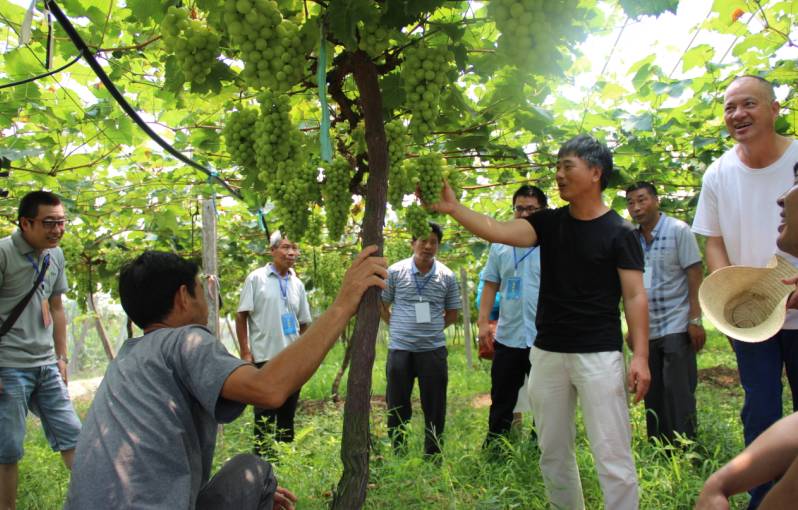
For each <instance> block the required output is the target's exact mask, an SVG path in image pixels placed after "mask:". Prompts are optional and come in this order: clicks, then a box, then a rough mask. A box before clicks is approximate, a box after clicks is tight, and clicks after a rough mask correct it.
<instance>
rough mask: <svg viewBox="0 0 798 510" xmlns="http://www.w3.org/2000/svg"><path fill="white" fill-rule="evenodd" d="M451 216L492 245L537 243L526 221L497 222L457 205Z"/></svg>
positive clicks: (522, 245) (530, 226) (532, 229)
mask: <svg viewBox="0 0 798 510" xmlns="http://www.w3.org/2000/svg"><path fill="white" fill-rule="evenodd" d="M451 216H452V218H454V219H455V220H456V221H457V222H458V223H460V224H461V225H462V226H464V227H465V228H466V229H468V230H469V231H470V232H471V233H473V234H475V235H476V236H478V237H481V238H482V239H485V240H486V241H490V242H492V243H501V244H507V245H510V246H518V247H526V246H534V245H535V244H536V243H537V235H536V234H535V229H534V228H532V225H531V224H530V223H529V222H528V221H527V220H518V219H515V220H510V221H497V220H495V219H493V218H491V217H490V216H487V215H484V214H480V213H478V212H476V211H473V210H471V209H469V208H468V207H466V206H464V205H462V204H457V206H456V207H455V209H454V211H452V213H451Z"/></svg>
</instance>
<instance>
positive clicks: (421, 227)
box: [405, 204, 432, 239]
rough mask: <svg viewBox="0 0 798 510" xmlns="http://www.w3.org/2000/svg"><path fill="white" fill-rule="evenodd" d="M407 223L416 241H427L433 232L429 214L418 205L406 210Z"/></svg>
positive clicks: (411, 205) (412, 205)
mask: <svg viewBox="0 0 798 510" xmlns="http://www.w3.org/2000/svg"><path fill="white" fill-rule="evenodd" d="M405 223H406V224H407V230H409V231H410V235H411V236H413V238H414V239H426V238H427V236H429V234H430V232H431V231H432V230H431V229H430V226H429V214H427V211H426V210H424V208H423V207H421V206H420V205H418V204H410V206H409V207H408V208H407V209H405Z"/></svg>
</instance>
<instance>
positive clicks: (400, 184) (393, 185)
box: [385, 120, 415, 209]
mask: <svg viewBox="0 0 798 510" xmlns="http://www.w3.org/2000/svg"><path fill="white" fill-rule="evenodd" d="M385 135H386V137H387V139H388V164H389V173H388V202H390V204H391V205H392V206H393V207H394V209H400V208H401V207H402V201H403V200H404V196H405V195H408V194H410V193H413V191H414V190H415V183H414V182H413V179H412V177H413V175H411V174H410V173H409V172H408V170H407V167H406V165H405V154H406V151H407V146H408V144H409V143H410V137H409V136H408V134H407V129H406V128H405V126H404V124H402V121H400V120H393V121H391V122H388V123H386V124H385Z"/></svg>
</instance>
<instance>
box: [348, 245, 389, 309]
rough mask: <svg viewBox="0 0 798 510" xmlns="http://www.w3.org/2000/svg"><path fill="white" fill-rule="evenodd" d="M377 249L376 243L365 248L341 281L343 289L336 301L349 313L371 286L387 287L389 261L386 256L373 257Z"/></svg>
mask: <svg viewBox="0 0 798 510" xmlns="http://www.w3.org/2000/svg"><path fill="white" fill-rule="evenodd" d="M376 251H377V246H376V245H371V246H367V247H365V248H363V251H361V252H360V253H359V254H358V255H357V257H355V260H354V261H353V262H352V265H351V266H349V269H347V270H346V274H345V275H344V279H343V281H342V282H341V290H339V291H338V296H337V297H336V299H335V301H336V302H337V303H338V304H339V305H341V306H343V307H344V309H345V310H346V312H347V313H349V314H350V315H352V314H354V313H355V311H356V310H357V306H358V304H359V303H360V298H361V297H363V293H364V292H366V290H367V289H368V288H369V287H379V288H381V289H384V288H385V287H386V283H385V279H386V278H388V262H387V261H386V259H385V258H384V257H372V256H371V255H372V254H373V253H375V252H376Z"/></svg>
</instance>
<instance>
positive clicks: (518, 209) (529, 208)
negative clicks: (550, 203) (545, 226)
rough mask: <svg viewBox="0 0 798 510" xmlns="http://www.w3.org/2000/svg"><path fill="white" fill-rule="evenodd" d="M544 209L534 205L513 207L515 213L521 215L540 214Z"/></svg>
mask: <svg viewBox="0 0 798 510" xmlns="http://www.w3.org/2000/svg"><path fill="white" fill-rule="evenodd" d="M542 209H543V208H542V207H535V206H534V205H527V206H524V205H517V206H515V207H513V210H514V211H515V212H517V213H521V214H523V213H535V212H538V211H540V210H542Z"/></svg>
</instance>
